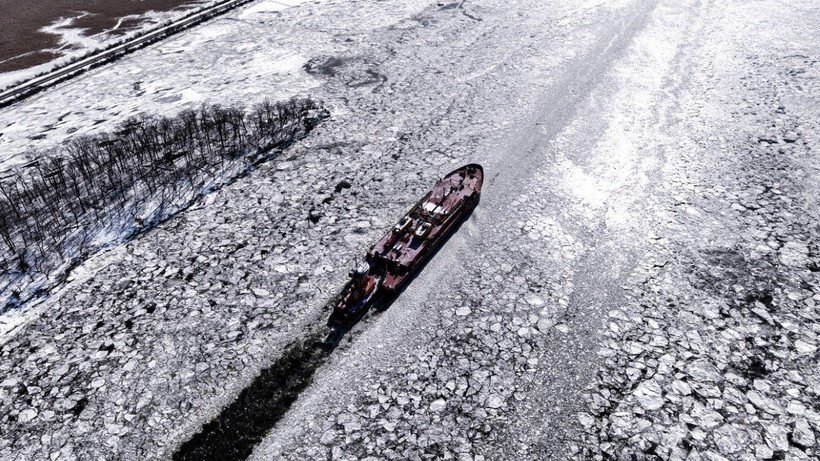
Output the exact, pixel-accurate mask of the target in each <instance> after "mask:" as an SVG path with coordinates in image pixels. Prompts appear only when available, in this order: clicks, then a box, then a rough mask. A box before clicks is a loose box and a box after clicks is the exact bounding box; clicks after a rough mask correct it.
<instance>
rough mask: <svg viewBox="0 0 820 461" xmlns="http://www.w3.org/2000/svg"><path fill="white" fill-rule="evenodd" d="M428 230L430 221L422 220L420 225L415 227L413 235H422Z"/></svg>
mask: <svg viewBox="0 0 820 461" xmlns="http://www.w3.org/2000/svg"><path fill="white" fill-rule="evenodd" d="M429 231H430V223H429V222H423V223H421V225H420V226H419V227H418V228H417V229H416V232H415V236H416V237H424V236H425V235H427V232H429Z"/></svg>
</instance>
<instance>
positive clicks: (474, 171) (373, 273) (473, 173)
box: [322, 164, 484, 347]
mask: <svg viewBox="0 0 820 461" xmlns="http://www.w3.org/2000/svg"><path fill="white" fill-rule="evenodd" d="M483 180H484V170H483V168H482V167H481V166H480V165H477V164H470V165H465V166H463V167H461V168H459V169H457V170H454V171H452V172H451V173H449V174H448V175H446V176H444V177H443V178H442V179H441V180H440V181H439V182H437V183H436V184H435V186H434V187H433V189H432V190H431V191H430V192H428V193H427V194H426V195H425V196H424V197H423V198H422V199H421V200H419V201H418V202H417V203H416V204H415V205H414V206H413V208H411V209H410V211H409V212H408V213H407V214H405V216H404V217H403V218H402V219H401V220H400V221H399V222H398V223H397V224H396V225H395V226H394V227H393V228H392V229H391V230H390V231H389V232H388V233H387V234H386V235H385V236H384V237H382V239H380V240H379V241H378V242H377V243H376V244H375V245H373V247H372V248H371V249H370V251H369V252H368V253H367V256H366V258H365V261H366V263H365V267H366V268H367V269H366V271H365V272H358V271H357V272H355V274H354V271H351V277H355V279H354V280H351V281H350V282H349V283H348V284H347V285H346V286H345V289H344V290H343V291H342V293H340V295H339V297H338V298H337V300H336V302H335V303H334V307H333V312H332V313H331V315H330V318H329V319H328V326H329V327H330V330H331V332H330V334H329V335H328V339H327V340H326V341H325V342H324V343H322V345H324V346H329V347H335V345H336V344H338V341H339V340H340V339H341V337H342V336H343V335H344V332H346V331H347V330H348V329H350V328H351V327H352V326H353V325H355V324H356V323H357V322H358V321H359V320H361V318H362V317H363V316H364V315H365V314H366V313H367V312H368V311H369V310H370V309H371V308H373V307H374V306H377V307H380V308H386V307H387V306H389V305H390V303H392V301H393V300H394V299H395V298H396V297H397V296H398V295H399V294H400V293H401V292H402V291H403V290H404V289H405V288H406V287H407V286H408V284H409V283H410V282H411V281H412V280H413V278H414V277H415V276H416V275H417V274H418V273H419V271H421V270H422V268H423V267H424V266H426V265H427V263H428V262H429V261H430V259H432V257H433V256H434V255H435V254H436V253H437V252H438V250H439V249H440V248H441V247H442V246H443V245H444V243H445V242H446V241H447V240H448V239H449V238H450V236H451V235H452V234H453V233H454V232H455V231H456V230H457V229H458V228H459V227H460V226H461V224H462V223H463V222H464V221H465V220H466V219H467V218H468V217H469V216H470V215H471V213H472V211H473V210H474V209H475V208H476V206H478V203H479V201H480V196H481V186H482V183H483Z"/></svg>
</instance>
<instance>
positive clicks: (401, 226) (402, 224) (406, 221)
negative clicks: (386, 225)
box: [393, 216, 413, 233]
mask: <svg viewBox="0 0 820 461" xmlns="http://www.w3.org/2000/svg"><path fill="white" fill-rule="evenodd" d="M412 221H413V220H412V219H410V216H405V217H404V218H402V220H401V221H399V222H398V224H396V225H395V226H393V232H396V233H399V232H404V231H405V230H406V229H407V228H408V227H409V226H410V223H411V222H412Z"/></svg>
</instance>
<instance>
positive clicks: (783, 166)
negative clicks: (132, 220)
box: [0, 0, 820, 461]
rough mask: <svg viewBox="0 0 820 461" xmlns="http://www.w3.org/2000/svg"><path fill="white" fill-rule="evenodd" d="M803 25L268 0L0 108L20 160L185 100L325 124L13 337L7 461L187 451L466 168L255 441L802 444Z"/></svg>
mask: <svg viewBox="0 0 820 461" xmlns="http://www.w3.org/2000/svg"><path fill="white" fill-rule="evenodd" d="M817 24H820V11H819V10H818V9H817V8H816V7H815V6H812V5H806V2H800V1H797V0H760V1H757V2H753V3H750V2H747V1H743V0H727V1H720V2H717V1H696V0H684V1H680V0H621V1H617V2H606V1H590V0H586V1H584V0H573V1H543V0H522V1H518V2H509V1H501V0H476V1H467V2H454V3H446V2H432V1H421V0H419V1H399V0H385V1H382V2H372V1H370V0H367V1H364V0H362V1H356V0H344V1H340V0H327V1H325V2H323V3H322V4H317V3H315V2H308V3H304V4H302V5H299V6H297V7H294V8H289V9H287V10H282V9H281V5H280V4H278V3H276V2H272V1H263V2H257V3H254V4H252V5H249V6H248V7H246V8H240V9H237V10H235V11H232V12H231V13H229V14H226V15H225V16H223V17H220V18H218V19H216V20H213V21H210V22H208V23H206V24H204V25H203V26H201V27H197V28H195V29H192V30H190V31H187V32H185V33H183V34H180V35H177V36H174V37H173V38H171V39H169V40H167V41H164V42H162V43H160V44H157V45H154V46H151V47H148V48H146V49H143V50H140V51H139V52H136V53H133V54H131V55H129V56H127V57H125V58H123V59H122V60H120V61H118V62H117V63H116V64H114V65H110V66H105V67H102V68H99V69H96V70H93V71H91V72H88V73H87V74H84V75H83V76H81V77H79V78H77V79H74V80H72V81H70V82H67V83H64V84H61V85H59V86H57V87H56V88H54V89H52V90H50V91H46V92H43V93H40V94H38V95H36V96H34V97H32V98H30V99H28V100H26V101H24V102H22V103H20V104H16V105H14V106H12V107H9V108H6V109H3V110H2V111H0V132H2V133H3V136H1V137H0V146H2V149H3V152H4V153H5V154H4V155H6V158H5V159H4V161H6V162H14V161H16V159H18V158H19V157H20V156H21V153H22V152H24V151H25V149H27V148H29V147H38V148H48V147H53V146H56V145H59V144H60V143H61V142H62V141H64V140H65V139H66V138H67V137H68V136H71V135H72V134H74V133H87V132H92V131H93V130H98V129H106V128H108V127H111V126H113V124H115V123H116V122H117V121H120V120H122V119H124V118H125V117H128V116H131V115H135V114H138V113H140V112H151V113H175V112H177V111H179V110H181V109H183V108H187V107H194V106H196V105H197V104H199V103H200V102H202V101H207V102H210V103H223V104H228V103H235V102H247V103H249V104H250V103H253V102H255V101H257V100H259V99H261V98H263V97H266V96H267V97H271V98H273V99H281V98H286V97H290V96H293V95H310V96H312V97H314V98H316V99H321V100H323V101H324V102H325V104H326V106H327V107H328V108H329V110H330V112H331V118H330V119H328V120H326V121H325V122H323V123H322V124H320V125H319V126H318V127H317V128H316V129H315V130H314V131H313V132H312V133H311V135H310V136H309V137H308V138H306V139H304V140H303V141H301V142H299V143H297V144H295V145H293V146H292V147H291V148H289V149H288V150H287V151H286V152H285V155H282V156H281V157H279V158H277V159H275V160H273V161H271V162H269V163H266V164H264V165H261V166H260V167H259V169H258V170H256V171H254V172H253V173H252V174H250V175H248V176H246V177H243V178H241V179H239V180H237V181H236V182H235V183H233V184H231V185H230V186H228V187H225V188H223V189H221V190H219V191H217V192H215V193H213V194H212V195H210V196H208V198H207V200H204V201H203V202H202V203H201V204H198V205H197V206H195V207H193V208H192V209H190V210H188V211H187V212H185V213H182V214H180V215H179V216H177V217H175V218H174V219H171V220H169V221H168V222H166V223H164V224H162V225H160V226H159V227H157V228H156V229H154V230H152V231H150V232H146V233H145V234H143V235H142V236H140V237H139V238H137V239H134V240H132V241H129V242H127V243H125V244H123V245H121V246H119V247H117V248H114V249H112V250H111V251H109V252H108V253H106V254H104V255H102V256H99V257H96V258H94V259H92V260H91V261H89V262H88V263H87V264H85V265H83V266H82V267H80V268H79V269H78V270H77V272H76V273H75V274H74V280H72V281H70V282H68V283H67V284H66V286H64V287H63V288H62V289H61V290H59V292H56V293H55V294H53V295H52V296H51V298H50V299H49V300H48V301H46V302H44V303H43V304H41V305H39V306H35V308H34V309H32V310H31V315H30V316H28V317H26V318H23V319H22V320H21V321H19V322H18V323H15V325H16V326H15V328H14V329H12V330H11V331H9V332H7V333H6V334H5V335H3V336H2V339H0V376H3V377H4V378H3V381H0V458H2V459H10V460H14V461H28V460H39V459H56V460H61V459H124V460H143V459H169V458H171V457H173V455H174V453H177V452H178V450H179V448H180V446H182V444H183V443H184V442H185V441H187V440H190V439H191V437H193V436H194V435H195V434H196V433H198V432H199V431H200V429H201V428H202V426H203V424H205V423H207V422H208V421H211V420H212V419H213V418H215V417H217V416H219V415H220V413H222V412H223V409H224V408H225V407H226V406H229V405H230V404H231V403H232V402H234V401H235V400H237V399H238V398H239V396H240V395H241V392H242V390H243V389H245V388H246V387H247V386H248V384H249V383H251V382H252V381H253V380H254V378H255V377H256V376H258V375H259V373H260V370H262V369H264V368H266V367H268V366H269V365H270V364H271V363H273V362H274V361H276V360H277V359H278V358H280V357H281V356H282V355H283V354H284V352H285V351H287V350H289V347H290V345H292V344H294V343H295V342H298V341H299V340H300V339H301V338H304V337H306V336H307V335H309V334H310V333H311V332H312V331H314V330H315V329H316V328H317V326H321V325H322V322H323V321H324V319H325V318H326V316H327V312H326V311H323V306H325V303H326V302H327V300H328V299H329V298H330V297H331V296H333V295H334V294H335V293H336V292H337V291H338V290H339V289H340V288H341V287H342V285H343V283H344V281H345V275H346V272H347V267H346V266H347V263H348V262H350V261H351V260H353V259H354V258H355V257H356V256H359V255H361V254H363V253H364V252H365V251H366V250H367V248H368V246H369V245H370V244H372V243H373V242H375V241H376V240H377V239H378V238H379V237H380V236H381V235H383V233H384V232H385V230H386V229H388V228H389V226H391V225H392V224H393V223H394V222H396V221H397V220H398V218H399V217H400V216H402V214H403V213H404V212H405V211H406V210H407V209H408V208H409V207H410V206H411V205H412V204H413V203H414V202H415V201H416V200H417V199H418V198H419V197H421V195H422V194H423V193H424V192H426V191H427V190H429V188H430V187H431V185H432V184H434V183H435V181H436V180H437V179H438V178H439V177H440V176H441V174H443V173H446V172H448V171H450V170H452V169H453V168H454V167H457V166H460V165H463V164H465V163H473V162H476V163H480V164H482V165H483V167H484V171H485V174H486V180H485V185H484V190H483V192H482V202H481V204H480V205H479V207H478V208H477V209H476V211H475V213H474V214H473V216H472V217H471V218H470V219H469V220H468V221H467V222H466V223H465V224H464V225H463V226H462V227H461V228H460V230H459V231H458V232H457V233H456V234H454V235H453V237H452V238H451V239H450V240H449V241H448V242H447V244H446V245H445V246H444V247H443V248H442V249H441V251H440V252H439V253H438V254H437V256H436V257H435V258H434V259H433V260H431V261H430V263H429V264H428V265H427V266H426V268H425V269H424V270H423V271H422V272H421V273H420V275H419V276H418V277H417V278H416V280H414V281H413V283H412V284H411V285H410V286H409V287H408V289H407V290H406V291H405V292H404V293H403V294H402V295H401V296H400V297H399V298H398V300H397V301H396V302H395V303H394V304H393V305H392V307H391V308H390V309H388V310H387V311H385V312H384V313H381V314H379V315H373V316H370V317H368V318H367V319H366V320H365V321H364V322H362V323H361V324H360V325H359V326H358V327H357V328H356V329H355V330H354V331H352V332H351V334H349V335H348V337H347V338H346V339H345V341H343V343H342V345H341V346H340V348H339V349H337V350H336V351H335V352H333V354H332V355H331V356H330V358H329V359H328V360H327V361H326V362H325V363H323V364H322V366H321V367H319V369H318V370H316V373H315V375H314V376H313V379H312V381H311V382H310V383H309V385H308V386H307V387H306V388H305V389H304V390H303V391H302V392H301V393H300V394H299V395H298V398H297V399H296V400H295V402H293V405H292V406H290V407H289V409H288V411H287V413H286V414H285V415H284V417H283V418H282V419H281V420H279V422H278V424H276V425H275V426H273V427H272V428H270V431H269V432H267V434H266V435H265V437H264V438H260V439H258V440H252V441H251V443H249V444H246V445H249V446H248V447H247V448H248V450H247V453H245V455H244V456H243V457H245V456H249V457H250V459H253V460H259V461H262V460H265V461H267V460H294V461H296V460H305V459H333V460H363V459H370V460H376V459H410V460H419V459H458V460H470V461H479V460H503V459H516V460H544V459H566V458H574V459H579V460H596V459H597V460H602V459H638V460H654V459H670V460H686V459H689V460H702V459H708V460H725V459H732V460H734V459H738V460H750V461H751V460H759V459H764V460H767V459H796V460H809V459H817V455H818V451H817V446H818V444H817V437H818V435H819V434H820V413H818V409H817V405H816V402H817V401H818V399H820V371H818V370H820V362H819V360H820V356H818V354H817V351H818V346H820V339H819V336H820V330H819V329H818V326H817V325H818V324H820V308H819V307H818V306H820V247H818V242H820V228H818V226H817V222H816V216H818V215H820V199H818V197H820V190H818V184H820V180H818V177H820V168H818V165H819V164H820V162H818V153H820V147H819V146H820V139H818V134H817V133H819V132H820V125H818V123H819V122H818V120H820V88H818V86H817V85H816V82H817V81H818V78H820V56H818V55H817V45H816V44H817V43H820V32H818V31H820V28H818V27H817ZM345 183H347V184H349V186H350V187H339V186H340V185H341V184H345ZM18 320H19V319H18ZM251 403H253V402H251ZM244 435H245V434H244V433H242V432H238V433H236V434H235V437H236V438H237V439H239V438H242V437H243V436H244ZM212 456H213V458H214V459H218V458H219V453H212Z"/></svg>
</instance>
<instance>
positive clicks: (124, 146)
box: [0, 99, 325, 311]
mask: <svg viewBox="0 0 820 461" xmlns="http://www.w3.org/2000/svg"><path fill="white" fill-rule="evenodd" d="M323 116H325V114H324V111H323V110H321V109H320V107H319V105H318V104H317V103H315V102H314V101H312V100H310V99H291V100H289V101H286V102H277V103H272V102H270V101H268V100H265V101H263V102H261V103H259V104H256V105H254V106H253V107H252V108H251V109H250V110H245V109H244V108H243V107H241V106H230V107H223V106H219V105H202V106H201V107H199V108H198V109H197V110H191V109H189V110H184V111H182V112H180V113H179V114H177V115H176V116H174V117H159V116H139V117H135V118H131V119H129V120H127V121H125V122H124V123H122V124H120V125H119V126H118V127H117V128H116V129H115V130H114V131H112V132H108V133H101V134H95V135H91V136H84V137H79V138H76V139H74V140H72V141H71V142H69V143H68V144H67V145H66V146H65V147H62V148H60V149H58V151H57V152H53V151H52V152H32V153H30V155H29V158H34V159H37V160H34V161H32V162H30V163H28V164H26V165H23V166H21V167H16V168H14V169H12V170H11V171H9V172H6V174H5V176H4V177H3V178H0V301H2V300H3V299H6V300H7V301H8V302H9V303H10V302H12V301H15V298H17V297H18V293H16V292H17V291H20V280H21V279H25V278H26V277H28V278H29V279H33V277H32V274H48V273H51V272H53V271H55V270H57V269H59V268H60V267H63V266H65V265H66V264H67V263H68V264H71V263H74V262H77V261H78V260H81V259H82V258H83V257H84V256H86V255H87V253H88V252H90V251H92V250H93V249H94V248H95V245H96V244H98V243H99V242H97V243H95V242H94V239H95V237H96V236H97V234H98V233H99V232H100V231H101V230H104V229H115V230H116V229H132V232H137V231H139V230H141V229H144V228H146V227H148V226H151V225H152V224H154V222H155V221H157V220H161V219H164V218H166V217H167V216H168V214H169V212H172V211H173V210H174V209H179V208H180V207H182V206H184V204H185V202H186V201H187V202H190V201H191V200H193V199H195V198H196V197H198V196H199V195H200V194H201V193H203V192H204V191H205V190H206V189H207V187H208V184H209V183H210V182H211V181H213V180H218V179H219V176H220V175H224V174H231V173H230V172H234V173H236V172H239V171H241V170H242V169H245V168H248V167H250V166H252V165H253V163H255V162H257V161H259V160H260V159H264V158H266V155H268V153H269V152H271V151H272V150H273V149H275V148H277V147H281V146H283V145H285V144H287V143H289V142H290V141H292V140H293V139H294V138H297V137H300V136H302V135H304V134H305V133H307V132H308V131H310V130H311V129H312V128H313V126H315V124H316V123H318V121H319V119H320V118H321V117H323ZM3 291H13V292H14V293H5V294H4V295H3ZM2 310H4V309H3V307H2V304H0V311H2Z"/></svg>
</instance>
